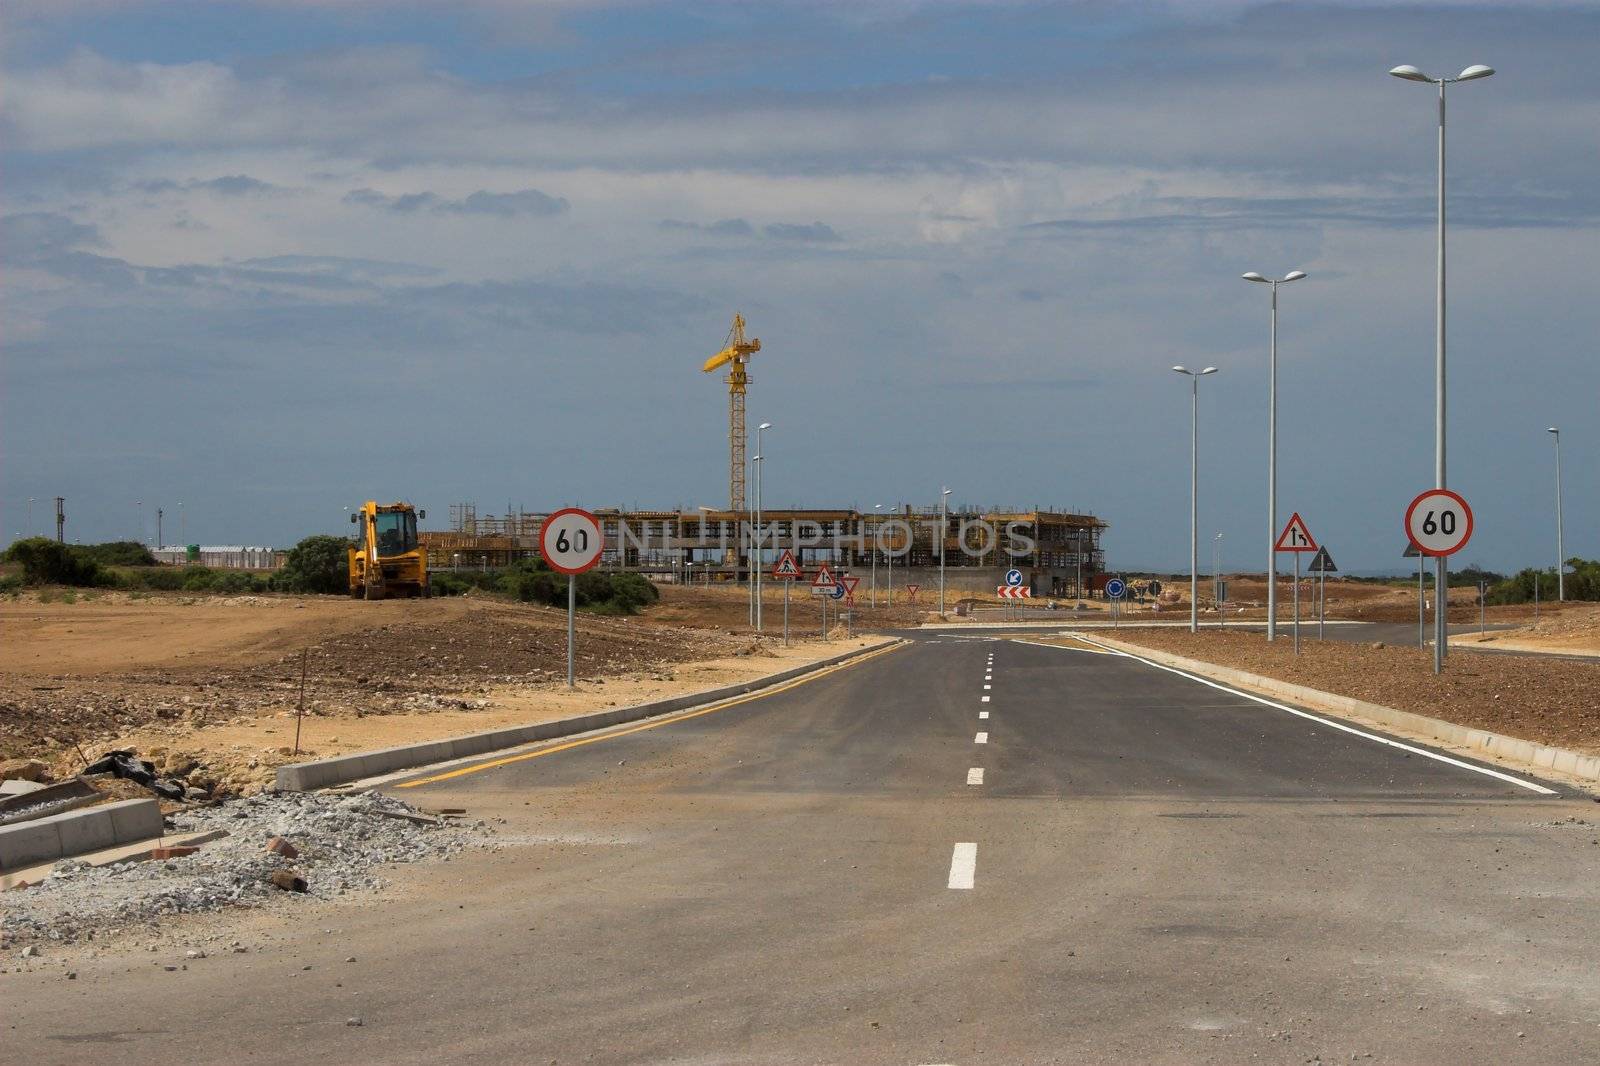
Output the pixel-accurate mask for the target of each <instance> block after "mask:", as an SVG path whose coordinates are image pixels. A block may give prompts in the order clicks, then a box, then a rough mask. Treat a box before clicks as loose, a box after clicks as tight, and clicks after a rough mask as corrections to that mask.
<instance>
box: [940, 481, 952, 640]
mask: <svg viewBox="0 0 1600 1066" xmlns="http://www.w3.org/2000/svg"><path fill="white" fill-rule="evenodd" d="M949 503H950V490H949V489H940V490H939V617H941V618H943V617H944V534H945V527H946V526H947V525H948V524H949V519H947V518H946V517H945V516H946V514H947V513H948V507H949Z"/></svg>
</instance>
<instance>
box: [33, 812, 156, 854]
mask: <svg viewBox="0 0 1600 1066" xmlns="http://www.w3.org/2000/svg"><path fill="white" fill-rule="evenodd" d="M82 813H83V814H85V815H95V816H96V817H84V818H63V819H61V821H59V822H57V823H56V829H57V830H58V831H59V832H60V834H61V854H62V855H82V854H83V853H84V852H86V851H99V850H100V849H101V848H109V847H111V846H112V845H113V844H117V843H120V841H118V840H117V827H116V824H115V818H116V816H115V815H114V814H113V815H102V814H101V813H100V811H99V810H92V811H84V812H82ZM156 833H157V835H159V834H160V829H159V828H158V829H157V830H156ZM128 839H129V840H133V839H135V838H134V837H129V838H128Z"/></svg>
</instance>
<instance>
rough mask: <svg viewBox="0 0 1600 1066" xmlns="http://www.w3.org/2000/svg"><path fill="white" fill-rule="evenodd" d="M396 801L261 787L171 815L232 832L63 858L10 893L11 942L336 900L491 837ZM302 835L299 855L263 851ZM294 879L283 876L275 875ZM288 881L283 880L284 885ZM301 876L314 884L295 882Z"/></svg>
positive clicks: (181, 824) (4, 935) (1, 931)
mask: <svg viewBox="0 0 1600 1066" xmlns="http://www.w3.org/2000/svg"><path fill="white" fill-rule="evenodd" d="M396 814H414V811H413V809H412V808H411V807H409V806H408V805H406V804H405V803H402V802H401V801H399V800H397V799H393V798H391V797H388V796H385V795H382V794H379V793H371V792H355V793H349V794H345V795H340V796H332V795H322V794H318V793H303V792H285V793H262V794H260V795H257V796H252V797H249V798H247V799H241V800H235V801H231V802H228V803H225V804H218V805H215V806H210V807H186V808H183V809H181V810H179V811H177V812H175V813H173V814H172V815H171V819H172V822H173V832H177V833H184V834H189V833H206V832H213V831H225V832H226V833H227V834H228V835H227V836H224V837H221V838H220V839H214V840H212V841H210V842H209V843H207V844H206V845H205V846H204V847H202V848H201V849H200V850H199V851H198V852H195V853H192V854H189V855H186V856H182V857H169V858H165V859H162V860H158V861H151V862H132V861H130V862H119V863H116V864H114V865H109V866H103V867H96V866H91V865H90V864H89V863H87V862H84V861H82V860H75V859H67V860H63V861H61V862H58V863H56V864H55V867H54V868H53V869H52V870H51V872H50V874H49V876H48V877H45V878H44V879H43V880H41V881H39V882H38V883H37V884H35V885H33V886H32V887H30V888H29V889H28V890H27V891H25V892H15V891H13V892H7V893H5V900H4V906H3V907H0V947H9V946H12V945H22V944H28V943H30V942H34V941H41V940H59V941H63V942H69V943H71V942H76V941H78V940H83V939H88V938H91V937H98V936H100V935H102V934H104V933H114V932H120V931H125V930H129V929H134V928H138V927H140V926H145V925H148V924H151V923H157V922H161V921H164V920H166V919H168V918H169V917H170V916H173V915H177V914H184V913H191V912H202V911H215V910H221V909H224V908H229V907H256V906H263V905H269V904H273V903H277V904H278V905H282V904H283V903H285V902H287V900H288V899H289V898H290V897H291V896H294V895H299V894H301V893H304V894H307V895H310V896H312V897H313V898H317V899H333V898H337V897H339V896H343V895H346V894H348V893H351V892H362V891H369V890H371V889H375V888H378V887H381V886H382V885H383V883H384V881H383V878H382V877H381V876H380V874H379V872H378V869H377V868H378V867H379V866H381V865H382V864H385V863H391V862H397V863H398V862H417V861H422V860H426V859H431V858H447V857H449V856H451V855H453V854H456V853H458V852H459V851H461V850H462V849H464V848H466V847H469V846H475V845H478V844H480V843H483V842H484V841H485V835H486V832H487V830H486V827H484V826H483V825H482V824H481V823H465V822H460V821H453V822H448V823H436V822H434V821H433V820H431V819H425V820H424V821H423V823H422V824H419V823H417V822H413V821H412V820H410V819H409V818H396V817H394V815H396ZM274 838H279V839H282V840H283V841H284V842H285V843H290V842H292V845H291V846H292V847H293V848H294V849H295V851H296V852H297V855H296V857H295V858H294V859H293V860H290V859H289V858H287V857H286V856H284V855H283V854H280V853H279V852H277V851H274V850H268V849H267V848H265V847H263V844H262V842H263V841H271V840H273V839H274ZM280 873H281V874H286V875H287V878H279V879H277V880H274V878H273V875H274V874H280ZM284 880H286V881H287V887H280V886H279V884H278V883H277V881H284ZM296 880H298V881H299V883H300V885H302V886H303V887H301V888H296V887H294V886H295V881H296Z"/></svg>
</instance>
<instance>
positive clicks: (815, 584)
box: [811, 563, 839, 589]
mask: <svg viewBox="0 0 1600 1066" xmlns="http://www.w3.org/2000/svg"><path fill="white" fill-rule="evenodd" d="M838 583H839V582H838V581H837V580H836V579H835V578H834V576H833V571H832V570H829V569H828V564H827V563H822V564H821V565H819V566H818V567H817V576H816V577H814V578H812V579H811V587H812V588H814V589H831V588H833V586H835V585H837V584H838Z"/></svg>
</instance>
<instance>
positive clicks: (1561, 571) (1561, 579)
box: [1545, 426, 1567, 603]
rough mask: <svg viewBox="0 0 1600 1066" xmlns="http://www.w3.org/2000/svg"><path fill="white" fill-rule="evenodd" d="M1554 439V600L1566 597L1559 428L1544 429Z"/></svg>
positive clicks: (1565, 558)
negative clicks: (1562, 538)
mask: <svg viewBox="0 0 1600 1066" xmlns="http://www.w3.org/2000/svg"><path fill="white" fill-rule="evenodd" d="M1545 432H1546V433H1548V434H1550V435H1551V436H1553V437H1554V438H1555V439H1556V602H1557V603H1560V602H1561V601H1562V600H1565V599H1566V598H1567V551H1566V548H1565V546H1564V545H1563V544H1562V542H1561V430H1559V429H1557V428H1556V427H1555V426H1551V427H1550V428H1549V429H1547V430H1545Z"/></svg>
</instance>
